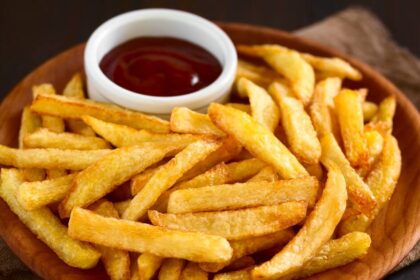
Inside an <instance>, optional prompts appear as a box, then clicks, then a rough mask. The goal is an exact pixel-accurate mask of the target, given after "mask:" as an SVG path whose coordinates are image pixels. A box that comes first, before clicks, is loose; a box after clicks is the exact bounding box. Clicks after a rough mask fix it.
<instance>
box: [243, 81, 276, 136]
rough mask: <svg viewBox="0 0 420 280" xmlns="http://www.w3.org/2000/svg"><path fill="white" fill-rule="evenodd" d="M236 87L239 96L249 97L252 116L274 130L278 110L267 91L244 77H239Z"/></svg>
mask: <svg viewBox="0 0 420 280" xmlns="http://www.w3.org/2000/svg"><path fill="white" fill-rule="evenodd" d="M237 87H238V92H239V94H240V95H241V96H244V97H245V96H246V97H248V98H249V102H250V104H251V114H252V117H253V118H254V119H255V120H256V121H257V122H258V123H260V124H261V125H263V126H265V127H266V128H268V129H269V130H270V131H274V130H275V129H276V127H277V126H278V124H279V121H280V111H279V108H277V105H276V104H275V103H274V101H273V99H271V97H270V95H269V94H268V93H267V91H266V90H265V89H263V88H262V87H259V86H257V85H256V84H254V83H253V82H251V81H250V80H247V79H246V78H241V79H239V80H238V82H237Z"/></svg>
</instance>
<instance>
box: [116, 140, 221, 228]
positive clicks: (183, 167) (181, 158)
mask: <svg viewBox="0 0 420 280" xmlns="http://www.w3.org/2000/svg"><path fill="white" fill-rule="evenodd" d="M219 147H220V142H217V141H210V140H201V141H197V142H194V143H192V144H190V145H189V146H187V147H186V148H185V149H184V150H183V151H182V152H180V153H179V154H177V155H176V156H175V157H174V158H173V159H171V160H170V161H168V162H167V163H166V164H165V165H164V166H162V168H159V171H158V172H156V173H155V174H154V175H153V177H152V178H151V179H150V180H149V181H148V182H147V184H146V185H145V186H144V188H143V189H142V190H141V191H140V192H139V193H137V194H136V196H135V197H134V198H133V199H132V200H131V202H130V205H129V206H128V208H127V209H126V210H125V212H124V214H123V218H124V219H128V220H137V219H139V218H141V217H142V216H144V215H145V214H146V212H147V210H148V209H149V208H150V207H152V206H153V204H155V202H156V201H157V199H158V198H159V196H161V194H162V193H163V192H165V191H166V190H168V189H169V188H170V187H172V186H173V185H174V184H175V182H176V181H177V180H178V179H179V178H181V177H182V175H183V174H185V172H187V171H188V170H190V169H191V168H192V167H193V166H194V165H195V164H197V163H198V162H200V161H202V160H203V159H205V158H206V157H207V156H208V155H209V154H210V153H212V152H213V151H215V150H216V149H217V148H219ZM140 160H142V159H140ZM137 173H138V172H137Z"/></svg>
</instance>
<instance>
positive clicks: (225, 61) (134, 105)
mask: <svg viewBox="0 0 420 280" xmlns="http://www.w3.org/2000/svg"><path fill="white" fill-rule="evenodd" d="M141 36H155V37H163V36H165V37H175V38H180V39H184V40H186V41H189V42H192V43H194V44H197V45H199V46H201V47H203V48H204V49H206V50H207V51H209V52H210V53H211V54H213V55H214V56H215V57H216V58H217V59H218V60H219V62H220V63H221V65H222V73H221V74H220V76H219V77H218V78H217V79H216V81H214V82H213V83H212V84H210V85H209V86H207V87H205V88H203V89H201V90H198V91H196V92H194V93H189V94H185V95H179V96H174V97H157V96H149V95H143V94H138V93H135V92H132V91H129V90H126V89H124V88H122V87H120V86H119V85H117V84H115V83H114V82H112V81H111V80H110V79H108V77H106V76H105V74H104V73H103V72H102V71H101V69H100V68H99V63H100V61H101V59H102V58H103V57H104V55H106V54H107V53H108V52H109V51H110V50H111V49H113V48H114V47H116V46H118V45H120V44H122V43H124V42H126V41H128V40H130V39H134V38H136V37H141ZM84 64H85V71H86V76H87V86H88V92H89V97H90V98H91V99H94V100H97V101H104V102H112V103H115V104H117V105H120V106H122V107H126V108H129V109H133V110H137V111H142V112H146V113H150V114H159V115H166V114H170V112H171V110H172V108H173V107H177V106H186V107H188V108H190V109H194V110H198V111H202V110H203V109H205V108H207V105H208V104H209V103H211V102H223V101H225V100H227V98H228V94H229V92H230V89H231V87H232V84H233V81H234V79H235V72H236V67H237V54H236V51H235V47H234V45H233V43H232V41H231V40H230V39H229V37H228V36H227V35H226V33H224V32H223V31H222V30H221V29H220V28H219V27H217V26H216V25H215V24H214V23H212V22H210V21H208V20H206V19H204V18H202V17H199V16H196V15H193V14H190V13H186V12H182V11H176V10H169V9H145V10H138V11H133V12H128V13H125V14H122V15H119V16H116V17H114V18H112V19H110V20H108V21H106V22H105V23H103V24H102V25H101V26H99V28H98V29H96V30H95V32H94V33H93V34H92V35H91V37H90V38H89V40H88V42H87V45H86V49H85V55H84Z"/></svg>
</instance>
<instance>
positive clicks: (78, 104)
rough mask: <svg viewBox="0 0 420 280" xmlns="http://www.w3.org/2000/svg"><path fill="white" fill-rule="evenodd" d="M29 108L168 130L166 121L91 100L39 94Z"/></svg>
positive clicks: (62, 115)
mask: <svg viewBox="0 0 420 280" xmlns="http://www.w3.org/2000/svg"><path fill="white" fill-rule="evenodd" d="M31 110H32V111H34V112H36V113H38V114H42V115H49V116H55V117H61V118H65V119H81V117H82V116H84V115H89V116H92V117H95V118H97V119H100V120H103V121H110V122H115V123H118V124H123V125H127V126H131V127H133V128H137V129H147V130H150V131H152V132H158V133H168V132H169V124H168V122H167V121H164V120H162V119H159V118H157V117H153V116H149V115H145V114H142V113H139V112H133V111H129V110H125V109H122V108H119V107H117V106H108V105H105V104H102V103H99V102H94V101H91V100H77V99H73V98H68V97H64V96H53V95H46V94H39V95H37V96H36V98H35V100H34V102H33V103H32V105H31Z"/></svg>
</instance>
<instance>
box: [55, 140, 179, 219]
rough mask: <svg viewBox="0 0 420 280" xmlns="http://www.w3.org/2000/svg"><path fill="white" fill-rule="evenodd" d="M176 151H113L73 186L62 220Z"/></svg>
mask: <svg viewBox="0 0 420 280" xmlns="http://www.w3.org/2000/svg"><path fill="white" fill-rule="evenodd" d="M171 149H172V148H167V149H162V148H159V147H153V146H149V145H146V146H130V147H123V148H119V149H116V150H113V151H112V152H111V153H110V154H108V155H107V156H105V157H103V158H102V159H101V160H100V161H98V162H96V163H94V164H93V165H91V166H89V167H88V168H86V169H85V170H83V171H82V172H80V173H79V174H77V176H76V178H75V179H74V181H73V183H72V187H71V190H70V193H69V194H68V195H67V196H66V198H65V199H64V200H63V201H62V202H61V203H60V206H59V213H60V216H61V217H63V218H64V217H69V216H70V212H71V210H72V209H73V208H74V207H76V206H80V207H84V206H88V205H89V204H91V203H93V202H95V201H96V200H98V199H100V198H102V197H103V196H105V195H106V194H108V193H110V192H111V191H113V190H114V189H115V187H117V186H119V185H121V184H122V183H124V182H125V181H127V180H128V179H130V178H131V177H132V176H133V175H134V174H137V173H139V172H141V171H143V170H144V169H146V168H147V167H148V166H150V165H152V164H154V163H156V162H158V161H160V160H162V159H163V158H164V157H165V155H166V154H167V153H169V152H171Z"/></svg>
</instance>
